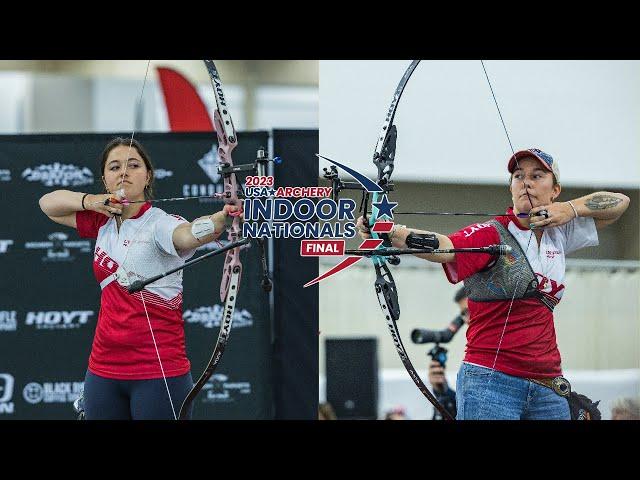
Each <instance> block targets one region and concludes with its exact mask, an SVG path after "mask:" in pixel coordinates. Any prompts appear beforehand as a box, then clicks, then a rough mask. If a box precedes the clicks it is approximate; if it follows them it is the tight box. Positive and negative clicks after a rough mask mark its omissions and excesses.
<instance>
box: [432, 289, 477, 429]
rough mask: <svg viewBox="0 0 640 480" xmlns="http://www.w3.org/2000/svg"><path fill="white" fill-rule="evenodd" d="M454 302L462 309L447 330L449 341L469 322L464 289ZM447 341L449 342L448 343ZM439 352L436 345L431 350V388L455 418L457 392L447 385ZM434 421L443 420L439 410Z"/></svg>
mask: <svg viewBox="0 0 640 480" xmlns="http://www.w3.org/2000/svg"><path fill="white" fill-rule="evenodd" d="M453 301H454V302H455V303H457V304H458V307H459V308H460V315H459V316H458V317H456V319H455V320H454V321H453V322H452V325H451V326H450V327H449V328H448V329H447V330H449V332H451V333H449V334H448V335H446V337H449V338H448V340H450V339H451V337H452V336H453V334H454V333H455V332H457V330H458V329H459V328H460V326H461V325H462V323H465V324H466V323H468V322H469V310H468V308H467V294H466V293H465V291H464V287H462V288H461V289H460V290H458V291H457V292H456V295H455V297H454V298H453ZM448 340H447V341H448ZM441 341H442V340H441ZM438 350H441V347H439V346H438V345H436V347H434V349H433V350H431V352H429V353H430V355H431V363H430V364H429V383H431V387H432V390H433V393H434V395H435V396H436V398H437V399H438V401H439V402H440V403H441V404H442V405H444V408H446V409H447V411H448V412H449V413H451V415H452V416H453V417H455V416H456V413H457V411H456V392H455V390H453V389H451V388H450V387H449V384H448V383H447V379H446V378H445V375H444V372H445V365H444V364H443V363H440V362H439V361H438V360H437V359H438V358H439V356H438V355H437V353H438ZM444 360H446V351H444ZM432 420H442V415H440V412H438V411H437V410H434V412H433V419H432Z"/></svg>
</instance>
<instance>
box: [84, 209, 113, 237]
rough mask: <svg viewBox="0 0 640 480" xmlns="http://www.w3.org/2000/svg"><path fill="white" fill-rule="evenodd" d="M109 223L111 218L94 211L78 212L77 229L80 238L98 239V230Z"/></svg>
mask: <svg viewBox="0 0 640 480" xmlns="http://www.w3.org/2000/svg"><path fill="white" fill-rule="evenodd" d="M108 221H109V217H107V216H106V215H103V214H102V213H98V212H94V211H93V210H81V211H79V212H76V228H77V229H78V235H80V238H98V230H100V227H102V226H103V225H104V224H105V223H107V222H108Z"/></svg>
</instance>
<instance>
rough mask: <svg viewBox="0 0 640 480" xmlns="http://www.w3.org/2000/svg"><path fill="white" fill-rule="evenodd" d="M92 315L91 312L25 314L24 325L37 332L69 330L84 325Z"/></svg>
mask: <svg viewBox="0 0 640 480" xmlns="http://www.w3.org/2000/svg"><path fill="white" fill-rule="evenodd" d="M93 314H94V312H93V311H92V310H75V311H74V310H72V311H64V310H61V311H58V310H52V311H44V312H42V311H41V312H27V317H26V319H25V322H24V323H25V325H28V326H35V327H36V329H37V330H69V329H73V328H80V327H82V326H83V325H86V324H87V323H88V322H89V317H91V316H92V315H93Z"/></svg>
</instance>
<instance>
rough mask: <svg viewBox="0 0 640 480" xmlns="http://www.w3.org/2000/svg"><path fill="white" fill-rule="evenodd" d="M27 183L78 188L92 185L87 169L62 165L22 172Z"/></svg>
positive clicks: (49, 165) (91, 175)
mask: <svg viewBox="0 0 640 480" xmlns="http://www.w3.org/2000/svg"><path fill="white" fill-rule="evenodd" d="M22 178H24V179H25V180H26V181H27V182H40V183H42V184H43V185H44V186H46V187H79V186H82V185H91V184H93V172H91V170H90V169H89V168H87V167H78V166H76V165H69V164H63V163H59V162H55V163H53V164H43V165H38V166H37V167H34V168H27V169H26V170H25V171H24V172H22Z"/></svg>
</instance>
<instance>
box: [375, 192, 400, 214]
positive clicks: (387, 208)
mask: <svg viewBox="0 0 640 480" xmlns="http://www.w3.org/2000/svg"><path fill="white" fill-rule="evenodd" d="M373 206H374V207H376V208H377V209H378V217H387V218H389V219H390V220H393V209H394V208H396V207H397V206H398V202H390V201H389V199H388V198H387V194H386V193H385V194H384V195H383V196H382V200H381V201H379V202H375V203H373Z"/></svg>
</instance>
